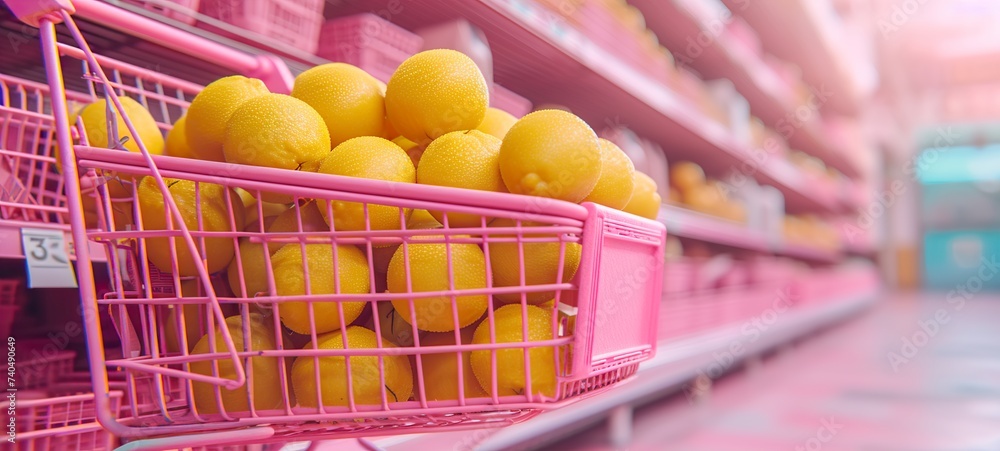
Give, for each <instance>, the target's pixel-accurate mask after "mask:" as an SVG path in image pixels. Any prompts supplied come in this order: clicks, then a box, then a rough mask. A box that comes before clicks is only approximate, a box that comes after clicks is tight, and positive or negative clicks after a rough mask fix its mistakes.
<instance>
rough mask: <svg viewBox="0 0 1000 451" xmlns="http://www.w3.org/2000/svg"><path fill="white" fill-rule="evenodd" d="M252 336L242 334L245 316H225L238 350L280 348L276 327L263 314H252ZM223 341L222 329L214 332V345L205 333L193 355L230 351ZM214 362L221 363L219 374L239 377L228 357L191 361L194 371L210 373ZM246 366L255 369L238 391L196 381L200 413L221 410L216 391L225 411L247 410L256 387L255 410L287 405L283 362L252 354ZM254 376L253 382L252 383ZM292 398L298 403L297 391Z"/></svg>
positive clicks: (227, 376)
mask: <svg viewBox="0 0 1000 451" xmlns="http://www.w3.org/2000/svg"><path fill="white" fill-rule="evenodd" d="M249 318H250V328H249V330H250V336H249V337H244V336H243V318H242V317H241V316H231V317H229V318H226V327H227V328H228V329H229V334H230V335H231V336H232V338H233V344H235V345H236V349H237V350H238V351H239V352H246V351H271V350H274V349H277V341H276V339H275V331H274V327H273V326H272V325H271V322H270V321H268V320H267V319H266V318H265V317H264V316H263V315H261V314H259V313H251V314H250V315H249ZM227 352H228V351H227V349H226V346H225V345H224V344H223V341H222V332H215V346H214V347H213V346H211V343H210V342H209V337H208V335H205V336H203V337H202V338H201V340H199V341H198V343H197V344H196V345H195V346H194V348H193V349H192V350H191V354H209V353H227ZM213 362H215V363H216V364H217V365H218V376H219V377H224V378H228V379H235V378H236V370H235V368H234V367H233V362H232V360H230V359H229V357H228V356H226V357H220V358H218V359H215V360H200V361H197V362H192V363H191V372H192V373H196V374H204V375H206V376H211V375H212V374H213V373H212V370H213V368H212V367H213ZM249 362H250V363H249V364H247V368H251V365H252V369H251V370H250V371H249V372H248V373H249V374H247V383H246V385H245V386H243V387H240V388H237V389H235V390H227V389H225V388H222V387H218V386H216V385H212V384H208V383H204V382H194V383H193V392H194V393H193V394H194V404H195V407H197V408H198V412H199V413H218V412H219V405H218V403H217V402H216V398H215V390H219V391H220V392H221V398H222V407H223V408H225V410H226V412H246V411H249V410H250V403H249V396H248V393H247V390H248V389H252V390H253V401H254V403H253V407H254V409H256V410H275V409H281V408H283V407H284V404H285V403H284V399H283V397H284V396H283V394H282V393H283V391H284V390H285V387H282V385H281V363H280V362H279V359H278V358H277V357H250V358H249ZM251 376H252V378H253V383H252V386H251V382H250V380H251ZM288 397H289V401H290V402H291V404H292V405H294V404H295V399H294V393H293V392H292V390H288Z"/></svg>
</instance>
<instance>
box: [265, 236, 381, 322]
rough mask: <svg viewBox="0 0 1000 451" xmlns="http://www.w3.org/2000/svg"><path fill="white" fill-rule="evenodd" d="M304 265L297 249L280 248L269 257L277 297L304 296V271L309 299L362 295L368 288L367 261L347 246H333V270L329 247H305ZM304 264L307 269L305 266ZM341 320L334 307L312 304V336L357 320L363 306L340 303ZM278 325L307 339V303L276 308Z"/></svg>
mask: <svg viewBox="0 0 1000 451" xmlns="http://www.w3.org/2000/svg"><path fill="white" fill-rule="evenodd" d="M304 257H305V262H303V253H302V249H301V246H299V245H291V246H285V247H282V248H281V249H280V250H279V251H278V252H275V253H274V255H273V256H271V267H272V268H274V284H275V289H276V290H277V292H278V296H301V295H304V294H306V282H305V276H306V270H308V273H309V288H310V292H311V294H312V295H324V294H334V293H336V292H337V288H338V287H339V289H340V294H364V293H368V292H369V289H370V288H371V285H370V282H369V279H368V271H369V269H368V261H367V260H366V259H365V255H364V254H362V253H361V251H360V250H358V248H356V247H354V246H350V245H339V246H337V267H336V268H334V266H333V248H332V247H331V246H330V245H329V244H307V245H305V256H304ZM306 263H308V265H306ZM341 305H342V306H343V309H344V317H343V318H341V317H340V313H338V311H337V303H336V302H332V301H326V302H323V301H313V302H312V308H313V318H314V319H315V320H316V333H325V332H330V331H333V330H337V329H341V328H343V327H344V326H346V325H348V324H351V323H352V322H353V321H354V320H356V319H358V316H361V311H362V310H364V308H365V302H363V301H362V302H342V303H341ZM278 309H279V311H280V316H281V322H282V323H283V324H284V325H285V327H287V328H289V329H291V330H292V331H294V332H297V333H300V334H306V335H308V334H309V333H310V329H311V327H310V324H309V303H308V302H304V301H303V302H284V303H280V304H278Z"/></svg>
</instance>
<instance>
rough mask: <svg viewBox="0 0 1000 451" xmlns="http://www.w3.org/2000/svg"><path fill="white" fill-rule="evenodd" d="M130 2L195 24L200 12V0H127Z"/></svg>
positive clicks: (189, 23) (177, 19)
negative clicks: (196, 14) (196, 15)
mask: <svg viewBox="0 0 1000 451" xmlns="http://www.w3.org/2000/svg"><path fill="white" fill-rule="evenodd" d="M126 1H128V2H129V3H131V4H133V5H137V6H141V7H143V8H145V9H147V10H149V11H153V12H155V13H157V14H159V15H161V16H164V17H168V18H170V19H173V20H176V21H178V22H182V23H186V24H188V25H194V23H195V22H197V21H198V19H197V18H196V17H195V13H197V12H198V4H199V0H126Z"/></svg>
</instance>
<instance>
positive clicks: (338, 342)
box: [292, 326, 413, 407]
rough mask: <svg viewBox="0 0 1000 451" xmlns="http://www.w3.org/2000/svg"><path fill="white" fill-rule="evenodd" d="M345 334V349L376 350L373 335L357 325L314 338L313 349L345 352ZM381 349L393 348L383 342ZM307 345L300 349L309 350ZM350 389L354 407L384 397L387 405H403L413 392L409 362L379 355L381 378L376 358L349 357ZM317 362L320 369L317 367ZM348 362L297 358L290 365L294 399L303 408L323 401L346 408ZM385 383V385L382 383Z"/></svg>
mask: <svg viewBox="0 0 1000 451" xmlns="http://www.w3.org/2000/svg"><path fill="white" fill-rule="evenodd" d="M343 334H346V335H347V348H348V349H374V348H377V347H378V341H377V340H378V339H377V338H376V336H375V332H372V331H371V330H368V329H365V328H364V327H360V326H351V327H348V328H347V329H346V331H337V332H332V333H329V334H325V335H322V336H319V337H316V347H317V348H319V349H344V342H343V340H344V337H343ZM382 346H383V347H384V348H394V347H396V345H395V344H394V343H392V342H391V341H389V340H384V339H383V340H382ZM312 348H313V347H312V344H307V345H306V346H304V347H303V348H302V349H312ZM350 359H351V360H350V362H351V373H350V377H351V390H350V393H351V394H353V396H354V404H355V405H380V404H382V398H383V394H384V396H385V400H386V401H388V402H403V401H407V400H409V399H410V395H411V394H412V393H413V370H412V369H411V368H410V359H408V358H406V356H405V355H384V356H382V367H381V368H382V370H383V371H381V377H380V371H379V357H378V356H376V355H362V356H353V357H350ZM317 360H318V361H319V368H317V367H316V366H317V365H316V362H317ZM346 360H347V359H346V358H345V357H339V356H330V357H319V358H318V359H316V358H313V357H299V358H297V359H295V363H294V364H293V365H292V388H293V389H295V397H296V398H297V399H298V400H299V404H300V405H302V406H304V407H316V406H317V404H318V402H317V401H320V400H321V401H322V403H323V405H325V406H347V405H349V399H350V398H349V395H348V385H347V377H348V373H347V361H346ZM317 371H318V372H319V381H320V385H321V386H320V387H316V372H317ZM383 381H384V384H383Z"/></svg>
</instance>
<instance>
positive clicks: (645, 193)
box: [622, 171, 705, 219]
mask: <svg viewBox="0 0 1000 451" xmlns="http://www.w3.org/2000/svg"><path fill="white" fill-rule="evenodd" d="M702 186H705V185H702ZM661 203H662V199H660V193H659V192H658V191H657V190H656V182H654V181H653V179H651V178H650V177H649V176H648V175H646V174H643V173H641V172H639V171H635V190H634V191H633V192H632V199H630V200H629V201H628V204H627V205H625V208H623V209H622V211H626V212H628V213H632V214H634V215H636V216H642V217H643V218H648V219H656V215H658V214H659V213H660V204H661Z"/></svg>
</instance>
